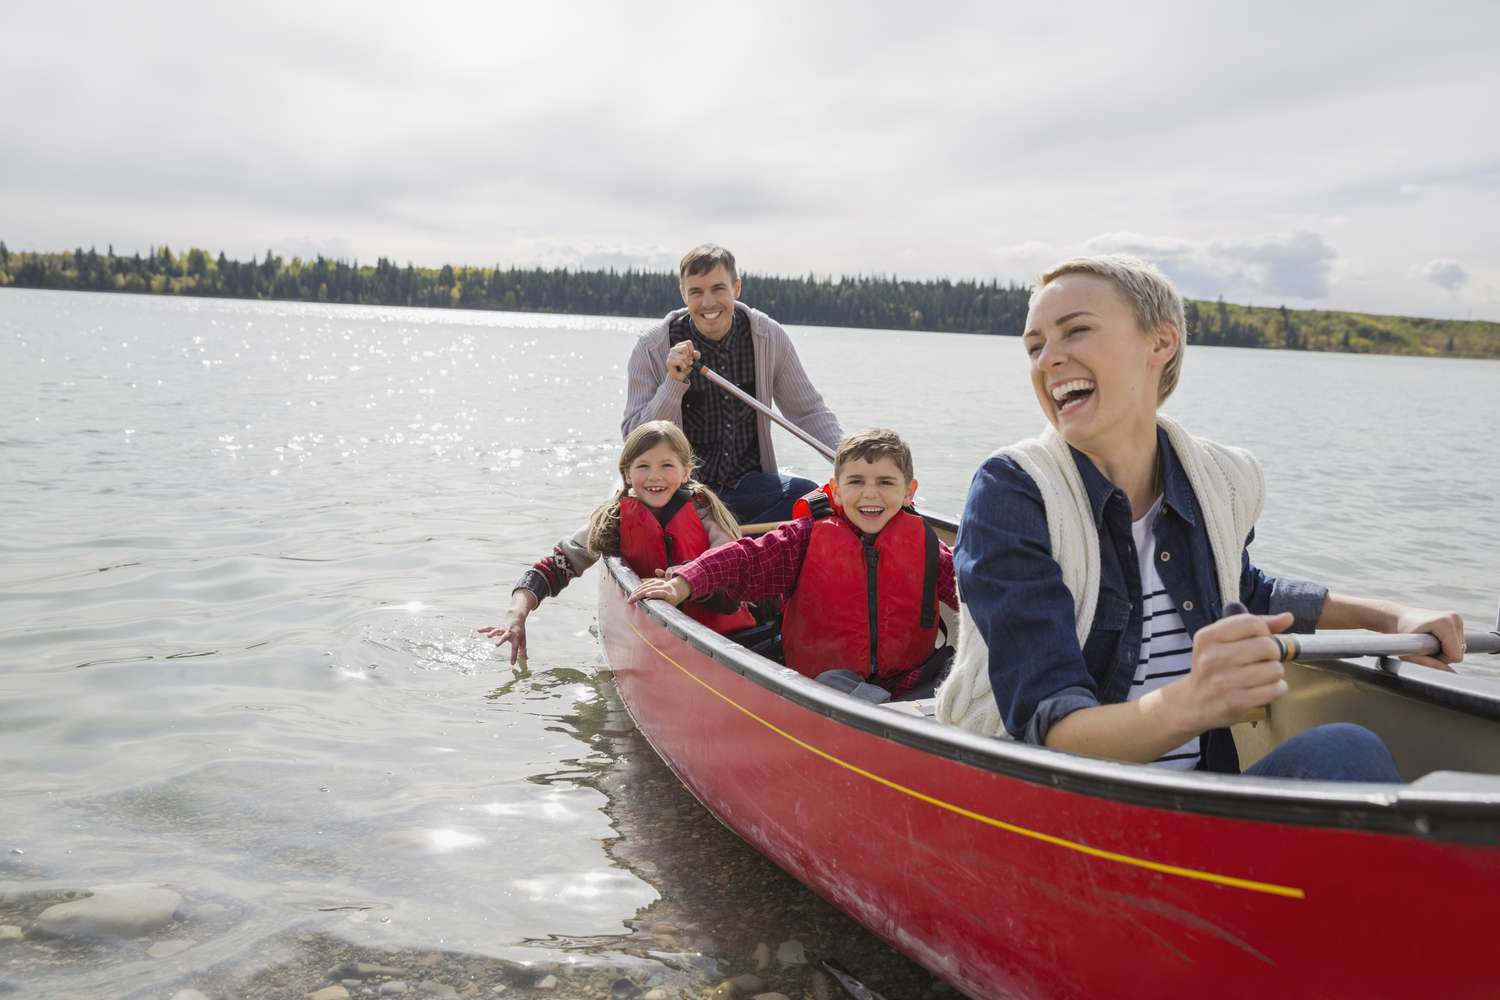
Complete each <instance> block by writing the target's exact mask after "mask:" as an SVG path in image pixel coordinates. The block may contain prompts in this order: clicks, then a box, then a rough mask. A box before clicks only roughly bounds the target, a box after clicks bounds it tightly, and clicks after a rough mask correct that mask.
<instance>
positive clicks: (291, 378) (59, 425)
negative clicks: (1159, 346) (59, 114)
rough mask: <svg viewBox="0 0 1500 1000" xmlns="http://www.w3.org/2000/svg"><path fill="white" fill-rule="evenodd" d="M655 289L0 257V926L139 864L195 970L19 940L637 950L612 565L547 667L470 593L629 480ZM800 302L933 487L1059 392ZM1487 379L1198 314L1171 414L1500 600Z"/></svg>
mask: <svg viewBox="0 0 1500 1000" xmlns="http://www.w3.org/2000/svg"><path fill="white" fill-rule="evenodd" d="M645 325H646V324H645V322H644V321H640V320H630V319H610V318H593V317H571V316H544V315H516V314H497V313H478V312H461V311H452V312H450V311H438V310H415V309H396V308H373V307H342V306H323V305H304V304H292V303H259V302H238V301H219V300H206V299H203V300H190V299H159V298H145V297H131V296H123V295H121V296H103V295H91V294H61V293H48V292H31V291H16V290H5V291H0V398H3V399H4V400H5V401H6V405H5V407H4V408H3V410H0V485H3V487H4V489H3V490H0V518H3V522H4V523H5V524H6V525H7V527H8V529H9V530H8V531H6V532H5V533H4V535H3V537H0V770H3V773H4V774H5V775H6V789H5V793H4V808H3V815H0V835H3V843H0V848H3V850H4V851H5V852H6V853H4V854H0V900H5V901H8V902H0V906H11V907H13V908H17V909H14V913H17V914H21V916H14V917H11V918H7V917H6V915H5V914H6V912H11V911H5V912H0V923H6V922H7V920H8V919H16V920H20V919H22V918H23V917H25V918H26V919H29V918H30V917H31V916H34V911H36V910H38V909H39V908H40V907H41V906H42V905H44V904H43V900H45V899H46V898H48V894H55V893H60V892H64V891H81V890H84V889H87V888H88V887H90V886H97V885H101V884H118V883H151V884H161V885H170V886H174V887H176V888H175V889H174V891H177V892H179V893H180V894H181V895H182V896H183V897H184V900H185V902H184V906H183V910H182V912H183V913H184V914H198V916H196V917H191V918H187V917H185V918H183V919H185V920H187V924H186V927H187V929H186V930H184V931H183V933H184V934H186V933H187V932H188V930H191V935H192V940H193V941H194V942H195V945H194V946H193V947H192V948H189V949H187V950H185V951H182V952H181V953H180V954H178V955H177V956H175V957H174V959H173V962H174V963H175V964H173V965H172V966H171V968H170V969H168V968H167V966H165V965H162V964H155V965H153V964H151V963H148V962H141V961H138V960H136V958H135V957H132V956H133V955H134V954H135V953H134V952H130V951H129V950H128V949H120V948H113V949H110V948H105V949H102V950H99V951H95V952H91V953H90V955H89V957H88V958H87V960H86V961H84V960H80V961H77V962H73V963H66V962H64V963H61V964H54V965H51V966H47V967H45V968H43V967H41V966H38V967H37V968H36V969H32V970H31V971H30V972H29V973H28V975H31V976H35V977H40V978H39V979H37V980H36V981H38V982H46V983H51V984H53V985H57V986H58V987H59V988H62V987H66V988H68V989H72V990H74V991H78V992H82V993H83V994H85V995H92V994H101V995H121V994H125V993H129V992H130V991H132V990H148V989H150V990H158V992H161V990H159V989H158V988H159V987H160V988H162V989H164V988H165V986H166V985H167V984H169V983H170V982H175V981H176V980H173V979H172V977H173V976H177V975H183V974H185V972H184V970H186V971H188V972H190V971H192V970H194V969H206V968H209V967H210V966H213V965H214V964H215V963H218V962H222V961H225V960H227V959H229V958H235V959H236V960H242V961H252V960H253V959H252V957H253V956H256V955H259V954H261V953H262V952H263V951H264V950H265V949H266V948H267V947H268V944H267V943H268V942H272V941H279V940H282V939H283V938H284V937H285V936H286V935H287V934H288V933H289V932H292V931H293V930H295V929H300V928H306V927H312V928H316V929H317V930H319V931H320V932H323V933H329V934H332V935H335V936H337V937H338V938H340V939H342V940H348V941H353V942H359V943H368V944H371V945H378V946H399V947H410V948H434V949H435V948H442V949H446V950H449V951H455V952H472V953H478V954H495V955H502V956H508V957H510V958H512V959H514V960H516V961H518V962H535V961H539V960H541V959H543V958H547V957H551V958H554V959H555V958H557V957H558V955H557V952H556V949H555V947H554V945H553V944H551V943H549V942H551V941H552V939H553V938H554V937H562V936H566V937H568V938H569V939H570V940H585V941H587V940H594V939H598V940H599V941H601V942H605V943H604V944H601V945H600V947H601V948H604V949H605V950H608V949H609V948H612V947H614V945H612V944H610V943H608V942H611V941H613V940H614V939H613V937H612V936H613V935H617V934H619V933H620V931H621V929H622V921H624V920H626V919H627V918H630V917H631V916H632V915H633V914H635V913H636V912H637V911H638V910H639V909H640V908H641V907H643V906H645V905H647V904H649V903H651V902H652V901H653V900H655V899H656V898H657V889H656V888H655V887H653V886H652V885H651V884H649V883H648V882H646V881H645V880H643V879H642V878H641V877H640V876H638V875H637V874H635V873H633V872H631V871H627V870H624V869H622V868H620V867H617V866H616V865H615V863H614V862H613V861H612V860H611V858H610V856H609V855H608V853H607V851H606V849H605V846H604V845H605V844H606V843H607V842H608V841H609V839H610V838H611V837H613V836H614V833H615V831H614V829H613V828H612V826H611V824H610V821H609V819H608V818H607V817H606V816H605V814H604V813H603V811H602V810H603V809H604V808H605V806H606V805H607V802H606V800H605V797H604V796H603V794H602V793H601V792H600V791H599V790H598V789H597V788H596V787H595V786H594V784H592V783H591V782H593V781H594V779H595V777H596V776H597V775H598V774H600V773H602V772H604V771H606V770H608V769H609V768H610V767H612V766H614V762H613V761H612V760H611V759H610V757H609V753H608V750H607V745H608V741H606V740H601V739H600V738H599V728H600V726H601V725H602V722H601V721H600V720H601V719H602V718H603V712H604V711H605V706H604V705H603V704H602V699H601V698H600V697H599V692H598V689H597V687H596V686H595V685H594V684H593V683H592V681H593V678H594V676H595V675H596V674H597V673H598V672H599V671H600V670H601V669H602V668H603V666H604V664H603V661H602V657H601V653H600V650H599V647H598V643H597V640H596V638H595V633H594V631H593V630H592V627H593V624H594V621H595V616H594V607H593V605H594V587H593V581H584V582H582V583H580V584H577V585H575V586H573V587H570V588H569V589H568V590H566V591H565V592H564V593H562V594H561V595H559V596H558V597H557V598H555V599H552V600H549V601H548V602H547V604H546V606H545V607H544V608H543V609H542V610H541V612H540V613H539V614H538V615H536V616H535V617H534V618H532V619H531V621H530V623H529V625H528V647H529V657H528V660H529V662H528V664H526V666H525V667H524V668H523V669H513V668H512V667H511V666H510V663H509V657H508V651H502V652H500V653H497V652H496V651H495V649H494V647H493V645H492V644H491V643H490V642H489V641H488V640H486V639H485V638H484V637H482V636H477V635H476V634H475V631H474V630H475V629H476V628H478V627H480V626H484V625H494V624H498V623H500V621H501V618H500V615H501V613H502V610H503V608H504V606H505V604H506V602H507V600H508V593H509V588H510V585H511V583H512V581H514V580H515V578H516V577H517V576H518V575H519V573H520V571H521V570H522V569H523V568H524V567H526V566H527V565H529V564H530V563H531V562H532V561H533V560H535V559H537V558H538V557H540V556H542V555H544V554H545V553H546V552H547V550H548V549H549V548H550V546H551V545H552V544H553V542H554V541H556V540H557V539H558V538H560V537H562V536H564V535H566V534H570V533H571V532H572V531H573V530H574V529H575V528H576V527H577V526H578V525H580V524H581V523H583V521H584V519H585V518H586V517H587V516H588V514H589V512H590V511H591V510H592V509H593V508H594V507H595V506H596V505H597V504H599V503H600V502H601V501H603V500H604V499H605V498H606V497H607V496H608V495H609V494H610V491H611V490H612V489H613V488H614V486H615V484H616V482H617V476H618V474H617V472H616V471H615V468H614V466H615V462H616V459H617V456H618V452H619V446H620V416H621V408H622V402H623V393H624V365H625V361H626V358H627V357H628V354H629V351H630V348H631V346H632V344H633V342H634V337H633V335H634V334H635V333H637V332H639V331H640V330H642V329H643V328H644V327H645ZM792 333H793V337H794V339H795V341H796V343H797V344H798V347H799V351H800V352H801V354H802V357H803V360H804V363H805V364H806V367H807V369H808V371H809V372H810V373H811V374H812V376H813V378H814V380H815V381H816V382H817V384H818V385H819V387H820V388H821V389H822V390H823V392H824V393H825V395H826V397H827V399H828V401H829V403H830V404H831V406H832V407H833V409H834V410H835V412H837V413H838V414H839V415H840V417H841V418H842V420H843V423H844V426H845V427H846V428H847V429H854V428H857V427H861V426H867V425H886V426H893V427H896V428H898V429H899V430H901V431H902V432H903V433H904V434H905V435H906V436H907V437H908V439H909V440H910V441H911V443H912V446H913V449H914V452H915V455H916V464H917V473H918V477H919V479H920V481H921V498H922V499H923V501H924V502H925V503H926V504H927V505H928V506H930V507H931V508H932V509H935V510H939V511H944V512H951V513H957V512H958V510H959V509H960V507H961V505H962V502H963V497H964V493H965V490H966V488H967V485H968V481H969V478H970V476H971V475H972V473H973V471H974V469H975V467H976V466H977V465H978V463H979V462H980V461H981V460H982V459H983V457H984V456H985V455H987V454H988V453H989V452H990V451H991V450H993V449H994V448H996V447H998V446H1000V445H1001V444H1004V443H1007V442H1008V441H1011V440H1014V439H1015V438H1017V437H1020V436H1024V435H1027V434H1030V433H1033V432H1034V431H1035V430H1037V429H1038V427H1039V426H1040V423H1041V418H1040V416H1039V415H1038V413H1037V411H1036V403H1035V400H1034V399H1033V397H1032V392H1031V388H1030V386H1029V383H1028V381H1027V378H1026V371H1025V359H1024V355H1023V353H1022V351H1021V349H1020V346H1019V343H1018V342H1017V341H1016V340H1015V339H1013V338H988V337H972V336H970V337H966V336H958V335H945V334H912V333H888V332H879V331H854V330H822V329H802V330H796V329H794V330H793V331H792ZM898 371H899V372H900V373H901V374H900V378H899V380H898V379H896V377H895V376H894V375H893V373H894V372H898ZM1496 398H1500V364H1496V363H1494V362H1474V361H1448V360H1419V359H1406V358H1376V357H1347V356H1335V355H1302V354H1292V353H1288V352H1252V351H1238V350H1230V349H1203V348H1191V349H1190V353H1189V355H1188V358H1187V362H1186V366H1185V369H1184V379H1183V383H1182V385H1181V387H1180V388H1179V390H1178V392H1177V394H1176V396H1175V397H1174V398H1173V400H1172V402H1171V404H1170V406H1169V409H1170V411H1171V412H1173V413H1174V414H1175V415H1177V416H1178V417H1179V418H1180V419H1181V420H1183V421H1184V422H1185V423H1186V424H1187V425H1188V426H1189V427H1191V428H1193V429H1194V430H1195V431H1197V432H1199V433H1201V434H1204V435H1206V436H1209V437H1214V438H1217V439H1220V440H1225V441H1229V442H1233V443H1236V444H1240V445H1243V446H1246V447H1249V448H1251V449H1253V450H1254V451H1255V452H1256V453H1257V454H1258V455H1259V457H1260V458H1261V460H1262V461H1263V463H1264V465H1265V468H1266V473H1267V478H1268V482H1269V486H1270V495H1269V497H1268V500H1267V506H1266V511H1265V515H1264V517H1263V518H1262V521H1261V526H1260V531H1259V536H1258V540H1257V542H1256V543H1255V546H1254V549H1253V552H1254V554H1255V556H1256V558H1257V560H1258V561H1259V562H1260V563H1261V564H1263V565H1265V566H1266V567H1268V568H1270V569H1272V570H1279V571H1282V572H1285V573H1288V574H1294V575H1295V574H1300V575H1305V576H1310V577H1314V578H1319V579H1322V580H1324V581H1325V582H1328V583H1329V584H1330V585H1332V586H1334V587H1336V588H1339V589H1344V590H1348V591H1352V592H1362V593H1369V594H1373V595H1378V596H1390V597H1396V598H1403V599H1406V600H1409V601H1412V602H1414V603H1420V604H1426V605H1430V606H1448V607H1454V608H1456V609H1458V610H1460V611H1462V612H1464V613H1465V614H1466V615H1468V616H1469V617H1470V618H1471V619H1474V620H1476V621H1478V622H1482V623H1489V622H1491V621H1493V618H1494V614H1495V601H1496V597H1497V593H1496V577H1495V575H1494V567H1495V566H1496V565H1500V532H1497V531H1496V521H1495V510H1496V507H1495V500H1494V498H1495V496H1496V495H1497V491H1500V467H1497V465H1496V464H1495V463H1494V462H1493V461H1492V455H1491V452H1492V451H1493V447H1494V442H1495V441H1496V440H1497V439H1500V408H1497V407H1496V406H1495V405H1494V400H1495V399H1496ZM934 399H941V400H942V405H941V407H936V408H935V407H934V406H933V405H932V400H934ZM776 444H777V448H778V450H779V453H780V455H781V456H782V460H783V465H784V466H785V467H786V468H787V470H788V471H792V472H795V473H798V474H801V475H806V476H808V477H809V478H812V479H815V480H821V479H822V478H824V477H825V476H826V472H827V468H826V464H825V463H824V462H823V461H822V459H820V458H818V457H817V456H816V455H814V454H813V453H812V452H811V451H809V450H808V449H807V448H806V447H805V446H802V445H800V444H799V443H797V442H795V441H794V440H792V439H791V438H790V437H789V436H787V435H785V434H782V433H780V432H778V434H777V437H776ZM1478 668H1479V666H1478V665H1476V667H1475V669H1478ZM456 900H457V901H461V903H460V904H455V901H456ZM376 905H378V907H379V909H378V911H369V910H366V909H360V908H361V907H369V906H376ZM351 907H352V909H350V908H351ZM367 912H378V914H379V917H378V919H364V918H362V917H361V918H360V919H354V918H352V917H350V916H349V915H348V914H349V913H356V914H364V913H367ZM209 914H213V915H209ZM12 954H19V953H14V952H13V953H12ZM653 961H654V960H653ZM174 970H175V971H174ZM11 975H12V974H11V973H9V972H6V971H5V969H4V968H0V980H4V979H5V978H6V977H7V976H11ZM151 995H155V994H151Z"/></svg>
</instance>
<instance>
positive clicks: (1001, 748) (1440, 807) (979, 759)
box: [600, 557, 1500, 844]
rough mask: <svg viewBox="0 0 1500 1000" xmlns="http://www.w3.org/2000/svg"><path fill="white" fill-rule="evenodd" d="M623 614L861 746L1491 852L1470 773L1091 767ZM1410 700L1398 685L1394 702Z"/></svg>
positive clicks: (676, 613)
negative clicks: (1295, 773) (1384, 777)
mask: <svg viewBox="0 0 1500 1000" xmlns="http://www.w3.org/2000/svg"><path fill="white" fill-rule="evenodd" d="M603 562H604V573H603V574H601V580H600V584H601V597H604V596H605V595H604V594H603V593H602V591H603V589H604V588H613V589H614V590H616V591H617V592H618V596H616V597H615V598H614V599H615V600H623V596H624V595H628V594H629V593H630V591H631V590H632V589H634V587H635V585H636V584H637V583H638V582H639V579H638V578H637V577H636V575H635V573H634V572H633V571H631V570H630V569H629V567H627V566H625V565H624V563H623V562H621V561H620V560H619V559H618V558H616V557H606V558H605V559H604V560H603ZM629 614H635V615H643V616H645V617H647V618H649V619H651V620H653V621H655V622H657V623H658V624H660V625H661V626H662V627H663V628H665V629H666V630H667V631H668V632H670V633H671V634H672V635H674V636H675V637H677V638H678V639H680V640H682V641H683V642H685V643H686V644H687V645H688V646H689V647H691V648H692V649H693V650H694V651H695V652H697V653H699V654H701V655H703V656H705V657H707V658H709V659H711V660H713V661H714V662H715V663H718V664H720V665H721V666H724V667H726V668H727V669H729V670H731V671H733V672H734V673H737V674H739V675H740V676H742V677H744V678H745V679H746V680H749V681H751V682H752V683H754V684H756V685H758V686H759V687H762V688H765V689H766V690H768V691H771V692H773V693H775V694H777V695H779V696H781V697H783V698H785V699H787V700H788V701H789V702H791V703H793V704H795V705H797V706H799V707H801V708H803V709H806V710H808V711H811V712H815V713H817V714H819V715H822V716H825V717H827V718H829V719H831V720H832V721H834V722H837V723H840V724H841V725H845V726H849V727H851V728H854V729H857V730H859V731H861V732H864V733H868V734H870V735H872V736H875V737H879V738H881V739H886V740H891V741H893V742H895V743H898V744H901V745H904V746H907V747H910V748H912V749H915V750H918V751H921V752H924V753H931V754H935V755H937V756H940V757H944V758H947V759H950V760H953V761H956V762H959V763H962V764H965V765H968V766H971V767H975V768H979V769H981V770H985V771H991V772H994V773H997V774H1001V775H1004V776H1006V777H1009V778H1015V779H1017V780H1021V781H1026V782H1029V783H1032V784H1039V785H1044V786H1048V787H1051V788H1056V789H1058V790H1061V791H1067V792H1071V793H1075V794H1080V795H1086V796H1089V797H1092V798H1099V799H1103V800H1107V801H1112V802H1121V803H1126V804H1130V805H1139V806H1145V807H1149V808H1157V809H1168V810H1171V811H1173V812H1181V813H1189V814H1197V815H1205V816H1217V817H1226V818H1233V819H1248V820H1258V821H1263V822H1272V823H1287V824H1293V825H1297V826H1319V827H1328V828H1336V829H1355V830H1364V831H1368V832H1371V833H1389V834H1401V835H1407V836H1416V837H1420V838H1422V839H1426V840H1436V841H1445V842H1455V843H1478V844H1497V843H1500V778H1496V777H1494V776H1489V775H1473V776H1472V777H1473V778H1474V779H1475V780H1474V785H1475V786H1477V787H1475V788H1473V789H1472V790H1470V789H1468V788H1462V787H1461V788H1459V789H1455V788H1454V785H1453V782H1452V781H1447V782H1444V783H1443V785H1442V787H1441V789H1438V788H1434V789H1433V790H1432V792H1431V793H1428V792H1425V791H1424V790H1423V789H1422V788H1421V787H1420V785H1421V783H1420V782H1419V783H1416V784H1413V785H1391V784H1380V785H1377V784H1360V785H1356V784H1350V783H1341V782H1322V781H1300V780H1291V779H1275V778H1253V777H1248V776H1242V775H1220V774H1207V773H1200V772H1180V771H1171V770H1166V769H1162V768H1148V767H1141V766H1139V765H1132V764H1122V763H1119V762H1115V761H1106V760H1097V759H1094V758H1089V757H1082V756H1077V755H1074V754H1067V753H1061V752H1059V751H1055V750H1049V749H1047V748H1045V747H1035V746H1030V745H1028V744H1024V743H1018V742H1016V741H1013V740H1002V739H991V738H986V737H982V736H979V735H976V734H974V733H969V732H966V731H964V730H961V729H958V728H956V727H950V726H943V725H940V724H936V723H933V722H931V721H929V720H926V719H921V718H916V717H913V716H909V715H906V714H905V713H899V712H893V711H891V710H890V709H888V708H881V707H878V706H873V705H866V704H863V703H861V702H857V701H855V700H853V699H850V698H847V697H846V696H844V695H841V694H839V693H838V692H836V691H833V690H832V689H829V688H825V687H823V686H821V685H819V684H817V683H816V682H814V681H812V680H809V679H808V678H806V677H803V676H802V675H800V674H798V673H796V672H795V671H793V670H791V669H789V668H787V667H784V666H782V665H780V664H778V663H775V662H773V661H771V660H768V659H766V658H765V657H762V656H760V655H758V654H756V653H752V652H751V651H750V650H748V649H746V648H745V647H743V646H741V645H739V644H738V643H735V642H733V641H731V640H729V639H727V638H725V637H724V636H721V635H719V634H717V633H715V632H713V631H711V630H710V629H708V628H707V627H705V626H702V625H700V624H699V623H697V622H695V621H693V620H692V619H691V618H689V617H688V616H687V615H686V614H684V613H683V612H682V611H680V610H678V609H677V608H674V607H671V606H670V605H667V604H665V603H664V602H660V601H651V602H647V603H643V604H639V605H636V606H634V607H632V608H629V609H627V615H629ZM1338 662H1339V666H1338V667H1334V669H1338V670H1339V672H1341V673H1348V674H1349V675H1350V676H1354V677H1357V678H1359V679H1361V680H1363V679H1366V678H1367V676H1368V675H1370V674H1371V673H1372V671H1375V672H1379V671H1378V670H1376V668H1368V667H1363V666H1360V665H1359V664H1352V663H1343V662H1342V661H1338ZM1318 666H1320V667H1329V666H1331V664H1318ZM1345 668H1347V669H1345ZM1397 679H1399V677H1398V678H1397ZM1410 690H1411V683H1410V682H1409V681H1408V683H1407V687H1406V689H1405V691H1404V692H1403V693H1410ZM649 735H650V734H647V736H648V739H649ZM668 763H669V764H670V761H669V762H668ZM1454 777H1458V775H1454ZM1463 777H1466V778H1467V777H1470V776H1469V775H1464V776H1463Z"/></svg>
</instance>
